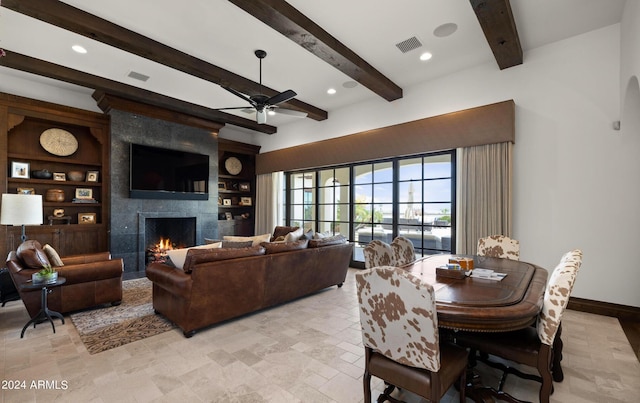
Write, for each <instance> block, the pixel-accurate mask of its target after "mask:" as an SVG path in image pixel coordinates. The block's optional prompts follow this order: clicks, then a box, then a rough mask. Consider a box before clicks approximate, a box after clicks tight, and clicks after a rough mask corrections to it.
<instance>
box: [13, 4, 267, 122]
mask: <svg viewBox="0 0 640 403" xmlns="http://www.w3.org/2000/svg"><path fill="white" fill-rule="evenodd" d="M3 4H4V3H3ZM5 51H6V56H4V57H0V66H5V67H9V68H12V69H15V70H20V71H25V72H28V73H32V74H36V75H39V76H43V77H49V78H52V79H54V80H60V81H64V82H67V83H71V84H75V85H79V86H81V87H86V88H91V89H94V90H96V91H103V92H106V93H109V94H113V95H116V96H119V97H122V98H126V99H130V100H132V101H136V102H140V103H144V104H148V105H154V106H158V107H161V108H165V109H170V110H175V111H176V112H181V113H184V114H187V115H192V116H196V117H199V118H203V119H207V120H211V121H213V122H218V123H223V124H227V123H228V124H232V125H235V126H239V127H244V128H246V129H251V130H255V131H257V132H261V133H266V134H273V133H276V131H277V129H276V127H275V126H270V125H263V124H258V123H256V122H255V121H254V120H249V119H245V118H241V117H239V116H235V115H231V114H229V113H224V112H220V111H217V110H215V109H211V108H207V107H204V106H201V105H196V104H192V103H190V102H185V101H182V100H179V99H175V98H171V97H168V96H166V95H162V94H158V93H155V92H151V91H148V90H145V89H142V88H138V87H134V86H132V85H128V84H123V83H120V82H117V81H113V80H109V79H106V78H103V77H98V76H94V75H91V74H88V73H85V72H82V71H78V70H74V69H71V68H68V67H65V66H60V65H58V64H54V63H50V62H47V61H44V60H40V59H36V58H33V57H30V56H26V55H23V54H20V53H16V52H12V51H11V50H10V49H5Z"/></svg>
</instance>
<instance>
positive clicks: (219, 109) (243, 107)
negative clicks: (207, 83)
mask: <svg viewBox="0 0 640 403" xmlns="http://www.w3.org/2000/svg"><path fill="white" fill-rule="evenodd" d="M232 109H251V108H250V107H248V106H234V107H231V108H216V110H217V111H227V110H232ZM251 110H253V109H251Z"/></svg>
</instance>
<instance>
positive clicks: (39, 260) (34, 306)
mask: <svg viewBox="0 0 640 403" xmlns="http://www.w3.org/2000/svg"><path fill="white" fill-rule="evenodd" d="M60 260H61V261H62V263H63V266H55V265H54V264H52V263H51V262H50V261H49V258H48V256H47V254H46V253H45V252H44V250H43V248H42V246H41V245H40V243H39V242H38V241H35V240H28V241H26V242H24V243H22V244H21V245H20V246H19V247H18V249H17V250H16V251H11V252H9V256H8V257H7V262H6V265H7V268H8V269H9V273H10V274H11V279H12V280H13V283H14V284H15V286H16V288H17V289H18V293H19V294H20V298H22V301H23V302H24V305H25V307H26V308H27V311H28V312H29V316H31V317H34V316H35V315H36V314H37V313H38V312H39V310H40V306H41V301H40V299H41V293H40V290H26V289H22V287H21V285H22V284H25V283H26V282H28V281H31V275H32V274H33V273H35V272H37V271H39V270H40V269H42V266H43V265H45V264H51V266H53V267H54V268H55V269H56V271H58V275H59V276H61V277H64V278H65V279H66V282H65V283H64V284H63V285H61V286H59V287H52V288H51V289H50V290H51V293H50V294H49V296H48V306H49V309H51V310H52V311H57V312H60V313H66V312H71V311H77V310H80V309H85V308H89V307H93V306H96V305H101V304H107V303H110V304H112V305H118V304H120V302H122V273H123V270H124V262H123V260H122V259H111V254H110V253H109V252H99V253H92V254H87V255H78V256H69V257H63V258H60Z"/></svg>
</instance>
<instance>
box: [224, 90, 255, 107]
mask: <svg viewBox="0 0 640 403" xmlns="http://www.w3.org/2000/svg"><path fill="white" fill-rule="evenodd" d="M221 87H222V86H221ZM222 88H224V89H225V90H227V91H229V92H230V93H232V94H233V95H235V96H237V97H240V98H242V99H244V100H245V101H247V102H249V103H250V104H251V105H253V106H255V102H254V101H253V100H252V99H251V98H249V97H248V96H246V95H244V94H243V93H241V92H238V91H236V90H234V89H233V88H230V87H222Z"/></svg>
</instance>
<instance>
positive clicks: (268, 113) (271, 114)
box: [267, 109, 276, 116]
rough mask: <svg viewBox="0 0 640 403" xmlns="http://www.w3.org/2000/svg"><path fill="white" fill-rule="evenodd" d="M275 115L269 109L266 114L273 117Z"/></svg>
mask: <svg viewBox="0 0 640 403" xmlns="http://www.w3.org/2000/svg"><path fill="white" fill-rule="evenodd" d="M275 114H276V112H275V111H273V110H271V109H269V111H268V112H267V115H269V116H275Z"/></svg>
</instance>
